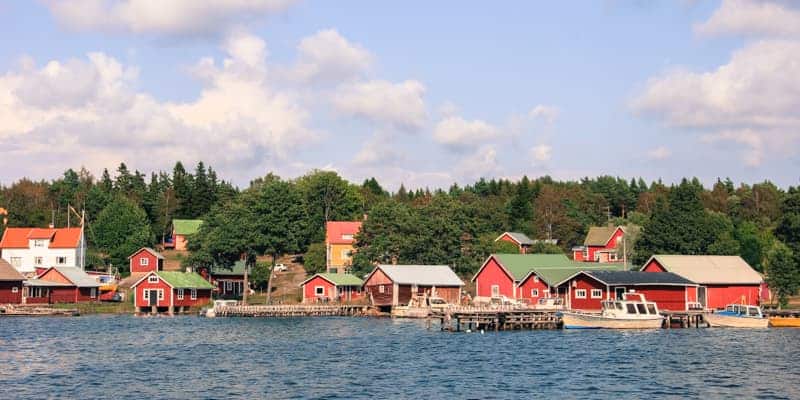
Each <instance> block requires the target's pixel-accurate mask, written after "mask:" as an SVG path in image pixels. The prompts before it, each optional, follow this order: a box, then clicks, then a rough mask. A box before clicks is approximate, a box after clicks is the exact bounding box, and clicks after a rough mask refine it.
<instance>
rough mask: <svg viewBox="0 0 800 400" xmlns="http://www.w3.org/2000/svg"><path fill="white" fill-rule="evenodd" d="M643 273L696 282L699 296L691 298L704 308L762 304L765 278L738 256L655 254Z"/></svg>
mask: <svg viewBox="0 0 800 400" xmlns="http://www.w3.org/2000/svg"><path fill="white" fill-rule="evenodd" d="M641 270H642V271H645V272H672V273H674V274H677V275H680V276H682V277H684V278H686V279H688V280H690V281H692V282H694V283H697V284H698V287H697V291H696V294H694V295H691V294H690V298H693V299H696V300H695V301H697V302H698V303H700V305H702V306H703V307H704V308H708V309H721V308H725V306H726V305H728V304H748V305H758V304H759V303H760V299H761V285H762V283H763V279H762V277H761V275H760V274H759V273H758V272H756V271H755V270H754V269H753V268H752V267H751V266H750V265H749V264H747V262H746V261H745V260H743V259H742V258H741V257H739V256H708V255H699V256H685V255H654V256H652V257H650V259H649V260H648V261H647V262H646V263H645V264H644V266H643V267H642V268H641Z"/></svg>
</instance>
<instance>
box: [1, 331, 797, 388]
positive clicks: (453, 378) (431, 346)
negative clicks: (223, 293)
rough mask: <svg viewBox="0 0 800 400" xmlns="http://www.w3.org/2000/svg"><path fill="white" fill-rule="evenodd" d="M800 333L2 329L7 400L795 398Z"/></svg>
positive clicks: (2, 375) (2, 371)
mask: <svg viewBox="0 0 800 400" xmlns="http://www.w3.org/2000/svg"><path fill="white" fill-rule="evenodd" d="M799 344H800V329H764V330H725V329H674V330H658V331H648V332H619V331H603V330H596V331H535V332H530V331H528V332H500V333H495V332H491V333H486V334H476V333H472V334H466V333H444V332H440V331H439V330H438V329H432V330H427V329H426V327H425V323H424V322H422V321H410V320H390V319H372V318H298V319H226V318H217V319H204V318H196V317H176V318H134V317H130V316H84V317H78V318H0V398H2V399H13V398H86V399H91V398H137V399H142V398H175V399H184V398H198V399H199V398H216V399H219V398H245V397H247V398H271V399H273V398H274V399H283V398H325V399H337V398H387V399H396V398H409V399H410V398H416V399H438V398H458V399H460V398H498V399H506V398H509V399H510V398H543V397H550V398H620V397H624V398H661V397H694V398H701V397H702V398H733V397H737V398H800V388H798V386H797V385H798V384H800V366H798V365H797V364H796V363H795V361H797V360H800V357H799V356H800V350H798V345H799Z"/></svg>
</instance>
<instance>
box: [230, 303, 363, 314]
mask: <svg viewBox="0 0 800 400" xmlns="http://www.w3.org/2000/svg"><path fill="white" fill-rule="evenodd" d="M214 311H215V312H216V316H217V317H341V316H359V315H364V312H365V311H364V306H360V305H304V304H294V305H248V306H244V305H235V306H222V307H217V308H215V310H214Z"/></svg>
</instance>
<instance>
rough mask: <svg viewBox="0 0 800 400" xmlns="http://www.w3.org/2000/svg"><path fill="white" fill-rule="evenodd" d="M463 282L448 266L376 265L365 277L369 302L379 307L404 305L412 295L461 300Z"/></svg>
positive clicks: (451, 300) (451, 302)
mask: <svg viewBox="0 0 800 400" xmlns="http://www.w3.org/2000/svg"><path fill="white" fill-rule="evenodd" d="M462 286H464V282H462V281H461V279H459V277H458V275H456V274H455V272H453V270H451V269H450V267H448V266H447V265H378V266H377V267H375V269H373V270H372V272H370V273H369V275H367V278H366V279H365V280H364V289H365V290H366V293H367V296H369V298H370V299H371V301H372V304H373V305H374V306H377V307H381V308H391V307H394V306H398V305H407V304H408V303H409V301H410V300H411V298H412V297H414V296H425V295H427V296H432V297H441V298H442V299H444V300H445V301H446V302H448V303H450V304H458V303H459V301H460V300H461V287H462Z"/></svg>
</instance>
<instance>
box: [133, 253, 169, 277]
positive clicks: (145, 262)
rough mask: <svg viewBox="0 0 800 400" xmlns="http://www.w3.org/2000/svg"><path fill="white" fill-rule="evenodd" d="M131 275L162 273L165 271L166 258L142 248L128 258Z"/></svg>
mask: <svg viewBox="0 0 800 400" xmlns="http://www.w3.org/2000/svg"><path fill="white" fill-rule="evenodd" d="M128 261H129V262H130V272H131V274H135V273H142V272H151V271H161V270H163V269H164V256H162V255H161V253H159V252H157V251H155V250H153V249H151V248H149V247H142V248H141V249H139V250H136V252H135V253H133V254H131V255H130V256H129V257H128Z"/></svg>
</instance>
